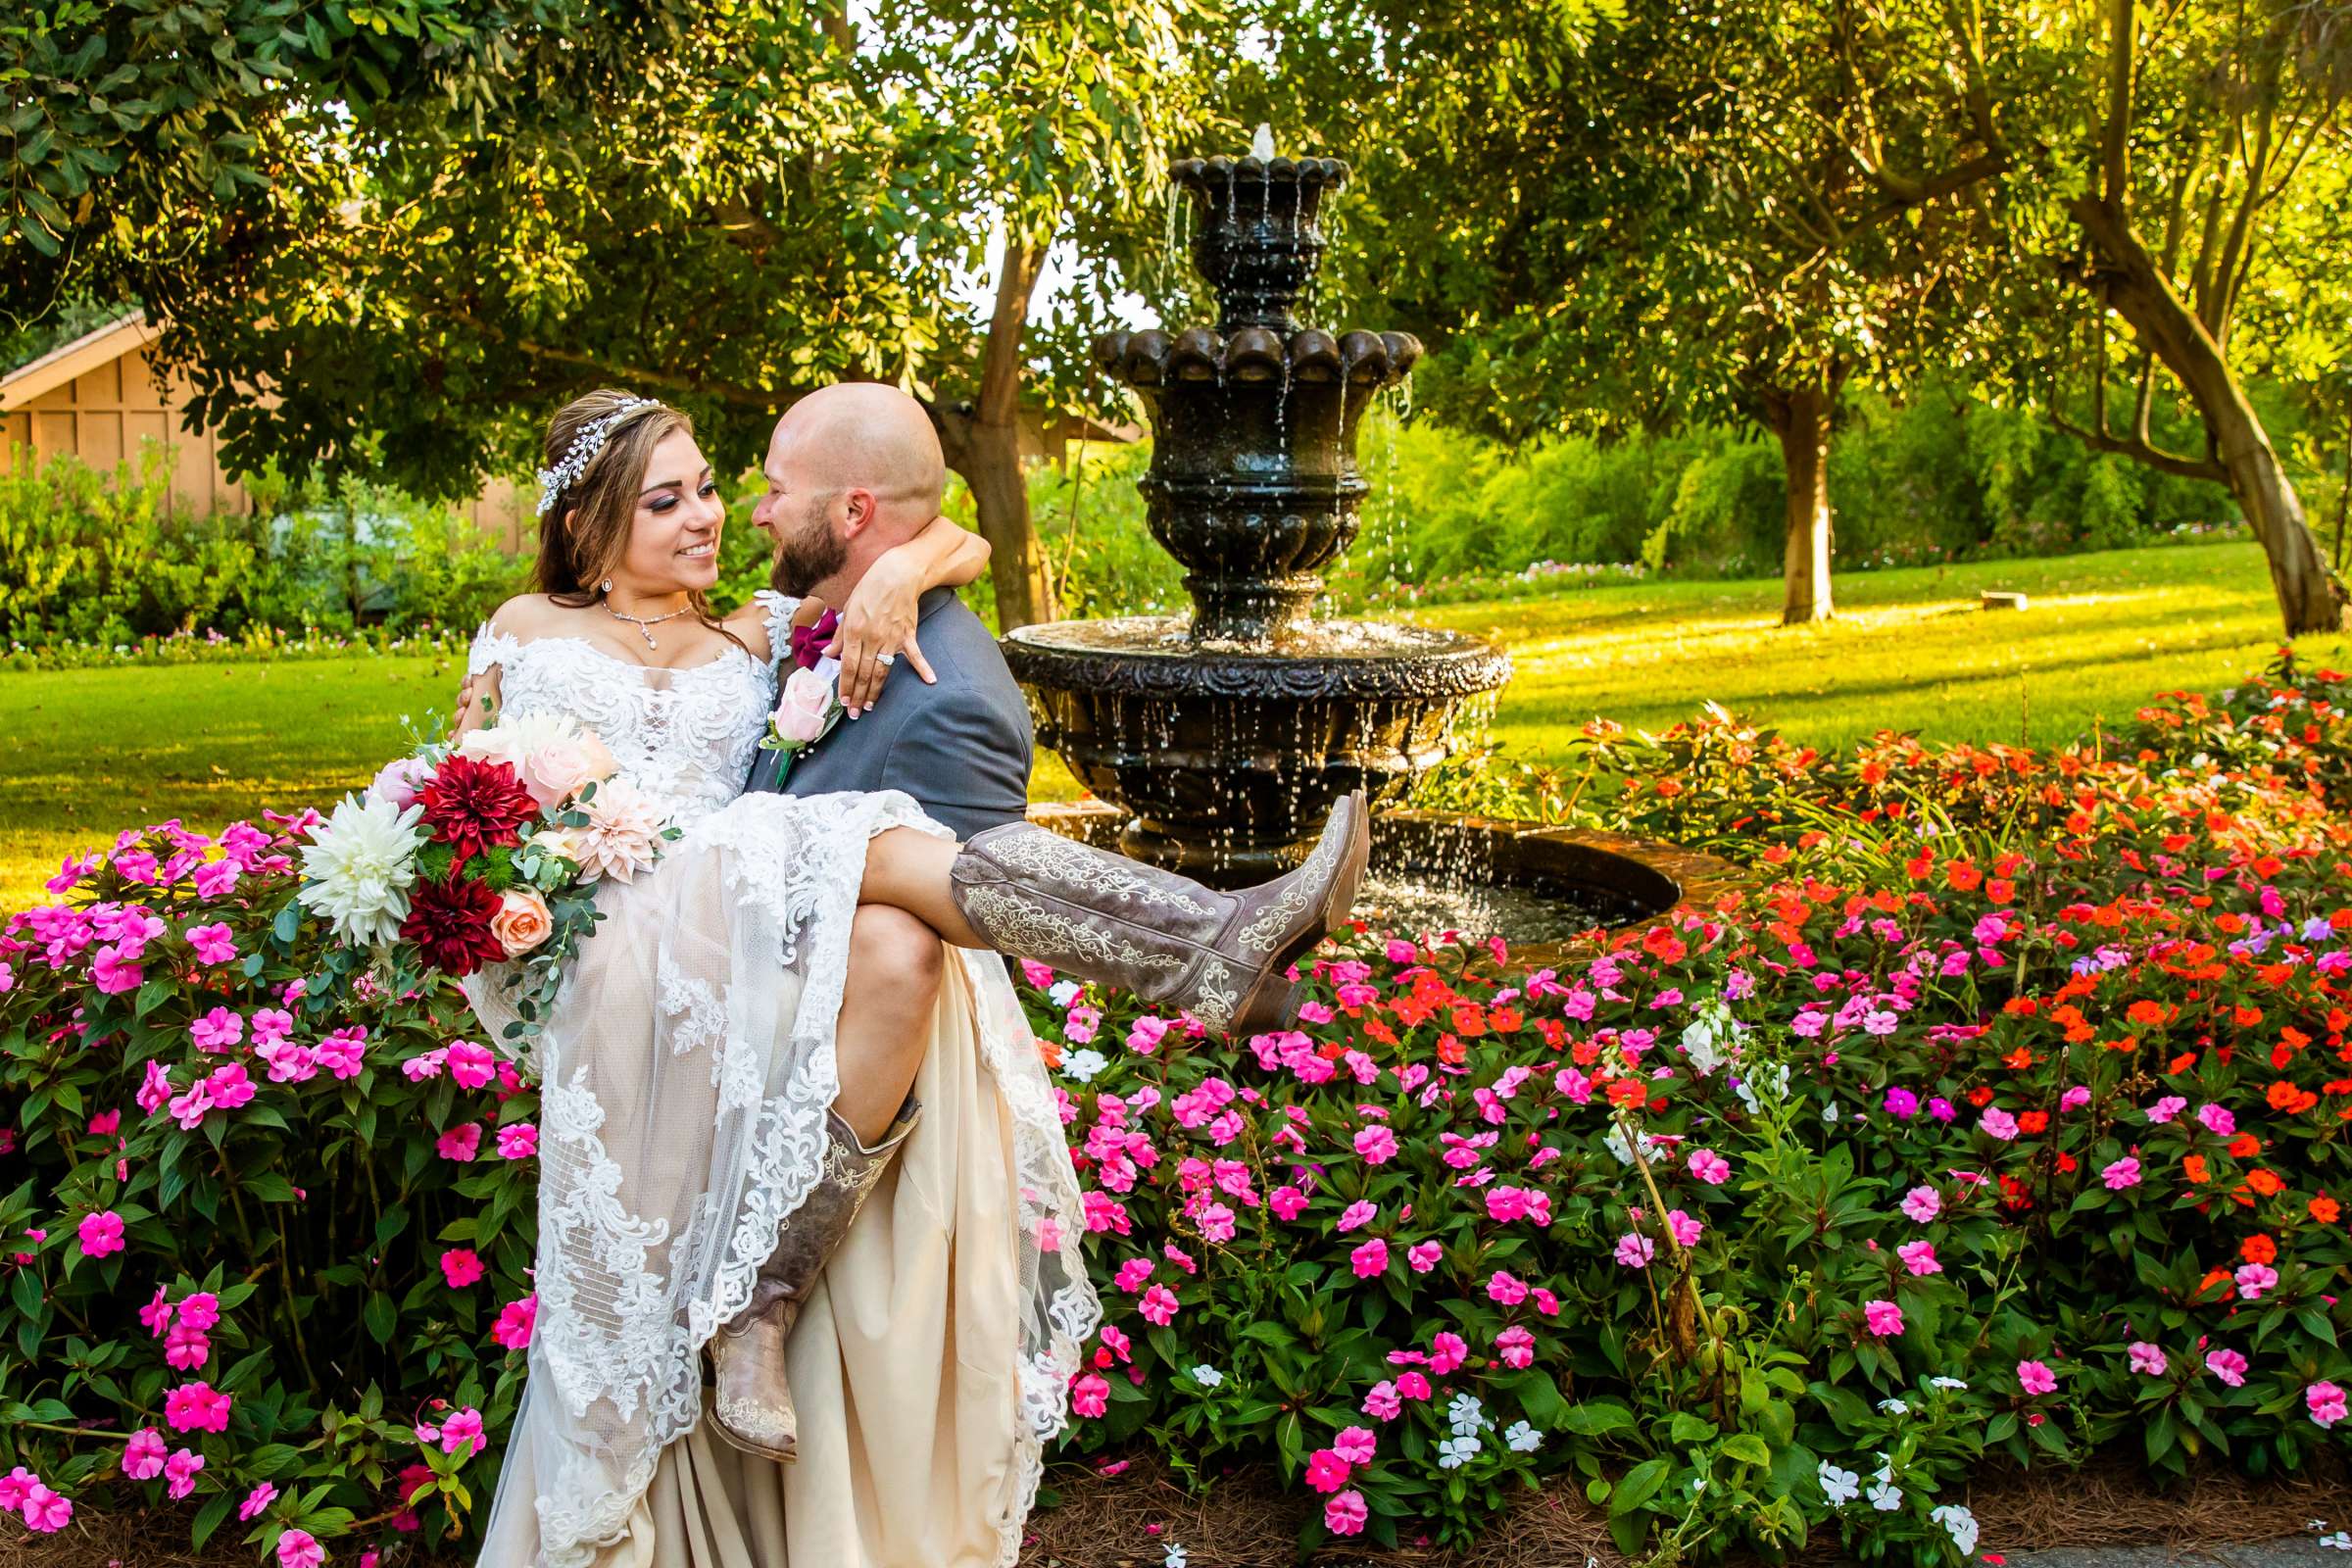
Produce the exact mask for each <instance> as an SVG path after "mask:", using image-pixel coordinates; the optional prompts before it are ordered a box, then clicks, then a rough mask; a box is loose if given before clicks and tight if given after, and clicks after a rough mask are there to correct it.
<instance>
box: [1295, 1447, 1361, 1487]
mask: <svg viewBox="0 0 2352 1568" xmlns="http://www.w3.org/2000/svg"><path fill="white" fill-rule="evenodd" d="M1353 1468H1354V1467H1353V1466H1352V1465H1350V1464H1348V1461H1347V1460H1345V1459H1343V1458H1341V1457H1340V1456H1339V1454H1338V1453H1336V1452H1334V1451H1333V1450H1332V1449H1330V1448H1317V1449H1316V1450H1315V1451H1314V1452H1313V1453H1311V1454H1309V1455H1307V1460H1306V1484H1307V1485H1308V1486H1310V1487H1312V1488H1314V1489H1315V1490H1316V1491H1317V1492H1337V1491H1339V1490H1340V1489H1341V1488H1342V1487H1344V1486H1346V1485H1347V1484H1348V1472H1349V1471H1350V1470H1352V1469H1353Z"/></svg>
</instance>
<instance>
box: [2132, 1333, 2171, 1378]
mask: <svg viewBox="0 0 2352 1568" xmlns="http://www.w3.org/2000/svg"><path fill="white" fill-rule="evenodd" d="M2171 1364H2172V1363H2171V1362H2169V1361H2167V1360H2166V1359H2165V1357H2164V1351H2163V1349H2162V1348H2160V1347H2157V1346H2153V1345H2150V1344H2149V1343H2148V1342H2147V1341H2145V1340H2133V1341H2132V1342H2131V1370H2132V1371H2134V1372H2137V1373H2141V1374H2142V1375H2144V1376H2147V1377H2152V1378H2160V1377H2162V1376H2164V1374H2165V1371H2166V1369H2167V1368H2168V1367H2169V1366H2171Z"/></svg>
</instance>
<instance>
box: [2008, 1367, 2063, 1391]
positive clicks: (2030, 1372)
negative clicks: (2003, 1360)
mask: <svg viewBox="0 0 2352 1568" xmlns="http://www.w3.org/2000/svg"><path fill="white" fill-rule="evenodd" d="M2017 1381H2018V1385H2019V1387H2021V1388H2023V1389H2024V1390H2025V1391H2026V1392H2027V1393H2028V1394H2055V1393H2056V1392H2057V1390H2058V1374H2057V1373H2055V1372H2052V1371H2051V1370H2050V1368H2049V1364H2048V1363H2047V1362H2044V1361H2020V1362H2018V1363H2017Z"/></svg>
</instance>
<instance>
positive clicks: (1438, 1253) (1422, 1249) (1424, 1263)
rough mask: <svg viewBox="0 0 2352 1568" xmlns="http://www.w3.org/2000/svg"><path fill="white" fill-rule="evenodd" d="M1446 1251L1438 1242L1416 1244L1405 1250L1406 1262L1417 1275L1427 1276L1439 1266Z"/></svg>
mask: <svg viewBox="0 0 2352 1568" xmlns="http://www.w3.org/2000/svg"><path fill="white" fill-rule="evenodd" d="M1445 1252H1446V1249H1445V1248H1443V1247H1442V1246H1440V1245H1439V1244H1438V1243H1436V1242H1415V1243H1414V1244H1413V1245H1412V1246H1410V1247H1408V1248H1406V1249H1405V1250H1404V1260H1405V1262H1406V1263H1407V1264H1409V1265H1410V1266H1411V1268H1412V1271H1413V1272H1414V1273H1416V1274H1426V1273H1428V1272H1429V1271H1430V1270H1431V1269H1433V1268H1436V1267H1437V1266H1438V1259H1439V1258H1441V1257H1443V1256H1444V1255H1445Z"/></svg>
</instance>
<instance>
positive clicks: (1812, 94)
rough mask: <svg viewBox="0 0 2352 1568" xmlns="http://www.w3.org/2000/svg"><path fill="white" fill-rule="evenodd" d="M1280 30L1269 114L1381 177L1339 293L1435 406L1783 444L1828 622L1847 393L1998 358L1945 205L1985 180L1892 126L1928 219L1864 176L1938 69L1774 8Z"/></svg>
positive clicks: (1520, 419) (1413, 18)
mask: <svg viewBox="0 0 2352 1568" xmlns="http://www.w3.org/2000/svg"><path fill="white" fill-rule="evenodd" d="M1265 25H1267V26H1269V27H1270V28H1273V29H1274V30H1275V31H1276V34H1277V36H1279V37H1280V38H1282V40H1283V42H1284V45H1285V48H1286V53H1285V54H1284V56H1283V69H1282V70H1281V71H1280V72H1279V73H1269V74H1268V76H1267V77H1266V78H1265V79H1264V80H1263V81H1262V82H1261V83H1260V84H1258V90H1259V91H1260V92H1261V93H1263V94H1264V95H1265V96H1266V97H1267V98H1269V99H1271V100H1274V101H1276V102H1278V103H1279V105H1280V111H1282V112H1288V113H1290V114H1294V115H1303V116H1312V117H1315V120H1314V123H1316V124H1317V125H1318V127H1319V128H1320V130H1321V131H1322V133H1324V134H1327V135H1338V136H1341V137H1345V138H1346V139H1347V142H1346V144H1347V146H1348V153H1349V155H1350V156H1351V157H1353V158H1355V159H1356V160H1358V161H1359V163H1360V164H1361V165H1362V166H1363V175H1364V178H1363V184H1364V186H1365V187H1367V189H1368V194H1359V196H1358V197H1357V201H1358V202H1359V203H1360V204H1361V205H1360V207H1359V209H1358V210H1359V212H1362V211H1364V210H1366V209H1368V210H1369V215H1370V216H1369V217H1368V218H1366V217H1358V218H1357V219H1356V220H1355V221H1353V223H1352V224H1351V230H1350V234H1351V244H1350V246H1349V249H1348V255H1347V256H1346V257H1345V258H1344V259H1343V265H1344V266H1346V267H1348V268H1349V269H1351V270H1352V271H1353V277H1352V279H1351V281H1352V284H1353V287H1352V289H1351V292H1355V293H1358V294H1362V295H1366V296H1370V297H1375V298H1380V299H1381V300H1382V302H1383V308H1384V309H1394V310H1398V311H1401V312H1402V314H1403V316H1404V319H1405V322H1406V324H1409V325H1411V326H1413V327H1414V328H1415V329H1416V330H1420V331H1422V332H1424V333H1425V334H1428V335H1430V336H1432V337H1434V338H1436V339H1437V340H1438V342H1439V352H1438V354H1437V356H1436V358H1435V361H1434V366H1433V368H1434V370H1435V373H1434V374H1433V376H1432V379H1433V380H1434V381H1436V383H1437V386H1436V389H1435V396H1436V400H1437V401H1438V402H1440V403H1441V404H1442V405H1443V406H1444V407H1445V408H1446V410H1447V411H1448V412H1449V413H1450V414H1452V415H1453V416H1454V417H1461V418H1466V419H1468V420H1471V421H1473V422H1476V423H1479V424H1483V425H1486V426H1489V427H1492V428H1495V429H1497V430H1499V431H1501V432H1503V433H1506V434H1520V433H1524V432H1527V431H1531V430H1540V429H1555V428H1561V427H1563V426H1579V425H1581V426H1586V427H1593V428H1599V429H1603V430H1606V429H1611V428H1644V429H1652V430H1655V429H1661V428H1671V427H1673V426H1675V425H1678V424H1681V423H1684V422H1686V421H1694V420H1724V419H1734V418H1736V419H1740V420H1742V421H1750V422H1753V423H1756V424H1759V425H1761V426H1762V427H1763V428H1764V429H1766V430H1768V431H1769V432H1770V433H1771V434H1772V435H1773V437H1774V438H1775V440H1776V441H1777V442H1778V444H1779V447H1780V451H1781V454H1782V460H1783V469H1784V473H1785V476H1786V480H1787V487H1786V493H1787V498H1788V500H1787V516H1786V529H1785V532H1786V540H1787V543H1786V548H1785V553H1784V555H1785V560H1784V565H1785V576H1786V581H1787V590H1788V591H1787V597H1786V603H1785V610H1784V619H1785V620H1786V621H1787V622H1789V623H1790V624H1796V623H1802V622H1805V621H1811V620H1817V619H1822V618H1826V617H1827V616H1829V615H1830V614H1831V613H1832V609H1833V597H1832V589H1831V581H1830V564H1831V558H1832V549H1831V546H1832V539H1831V530H1832V511H1831V507H1830V498H1829V492H1828V458H1829V448H1830V442H1831V439H1832V431H1833V429H1834V426H1835V422H1836V418H1837V415H1838V406H1839V401H1840V396H1841V393H1842V390H1843V388H1844V387H1845V385H1846V384H1847V382H1848V380H1849V379H1850V378H1851V377H1853V376H1855V375H1858V374H1859V375H1866V376H1868V377H1869V378H1871V379H1873V380H1876V381H1878V382H1879V383H1881V384H1892V385H1899V384H1901V383H1902V382H1904V381H1905V380H1907V379H1909V378H1910V377H1911V376H1913V375H1914V374H1915V373H1917V372H1918V371H1919V370H1920V369H1922V368H1926V367H1928V366H1930V365H1936V366H1948V365H1950V364H1953V363H1955V362H1965V361H1967V360H1968V359H1970V358H1971V357H1972V356H1974V355H1975V354H1976V353H1978V352H1979V349H1978V347H1977V342H1978V340H1979V339H1980V338H1982V337H1983V336H1984V335H1985V333H1986V332H1987V331H1988V330H1990V329H1991V323H1988V322H1987V321H1986V320H1985V319H1984V318H1983V317H1982V316H1981V315H1980V314H1979V313H1976V312H1975V311H1973V310H1971V309H1970V308H1969V307H1968V305H1967V303H1966V295H1965V291H1964V290H1963V289H1962V288H1961V287H1960V286H1959V285H1960V280H1961V278H1962V276H1963V275H1964V274H1965V273H1966V272H1968V271H1969V270H1971V269H1973V268H1975V267H1978V266H1981V265H1982V258H1983V254H1984V251H1983V245H1982V242H1981V239H1980V238H1979V237H1978V235H1977V234H1976V230H1977V228H1978V226H1979V221H1978V217H1977V215H1976V214H1975V213H1974V212H1972V211H1971V210H1970V209H1968V208H1966V207H1964V206H1961V205H1959V204H1957V203H1955V202H1953V201H1951V200H1949V199H1948V196H1949V194H1950V193H1951V192H1952V191H1955V190H1961V189H1965V188H1966V187H1967V186H1968V185H1969V184H1970V183H1971V182H1972V181H1973V179H1974V178H1975V177H1976V176H1975V173H1974V172H1972V171H1968V170H1959V171H1954V170H1948V169H1941V168H1937V167H1936V166H1935V165H1934V164H1933V163H1932V162H1931V160H1932V159H1933V157H1934V156H1935V155H1936V151H1937V149H1936V148H1935V147H1934V146H1933V145H1932V138H1931V137H1930V136H1929V135H1928V134H1927V133H1926V132H1925V130H1924V129H1923V128H1922V127H1920V126H1917V125H1914V124H1911V123H1899V122H1894V121H1891V120H1888V119H1887V117H1883V116H1882V117H1880V119H1879V121H1878V123H1875V124H1874V125H1873V133H1874V135H1875V137H1876V139H1877V141H1878V144H1879V148H1880V153H1879V159H1880V164H1881V166H1882V168H1883V169H1885V170H1886V171H1887V172H1889V174H1890V175H1891V172H1892V171H1893V169H1894V168H1895V167H1897V164H1898V162H1899V164H1900V166H1901V167H1903V168H1905V169H1908V170H1913V171H1916V172H1913V173H1909V174H1906V175H1903V176H1901V177H1902V178H1903V180H1904V181H1905V186H1906V190H1907V193H1908V194H1907V197H1906V199H1905V200H1904V201H1903V202H1901V203H1899V204H1898V203H1894V202H1891V201H1889V200H1888V199H1887V197H1886V196H1884V195H1883V194H1882V193H1881V191H1880V190H1879V189H1878V188H1877V186H1876V184H1875V183H1874V181H1873V180H1872V179H1871V178H1870V177H1869V176H1868V175H1867V174H1866V173H1865V172H1864V171H1863V170H1862V169H1860V168H1858V167H1856V165H1855V164H1854V163H1853V161H1852V160H1851V159H1849V158H1848V157H1847V156H1846V151H1845V145H1844V142H1845V137H1846V133H1847V127H1849V126H1851V125H1852V124H1853V123H1855V122H1857V121H1858V120H1866V119H1869V118H1870V117H1871V114H1872V111H1871V109H1870V107H1869V102H1870V96H1871V93H1872V92H1873V91H1874V90H1875V88H1874V86H1873V83H1877V82H1883V80H1884V79H1885V78H1886V77H1887V75H1889V74H1892V73H1901V72H1904V71H1907V70H1916V69H1918V67H1917V66H1916V64H1915V63H1914V62H1913V60H1912V59H1911V57H1909V56H1908V55H1907V54H1906V53H1905V51H1904V50H1903V49H1902V48H1900V47H1899V40H1897V39H1896V38H1894V37H1891V36H1889V35H1887V34H1886V33H1885V32H1883V31H1879V30H1874V29H1871V28H1868V27H1864V26H1861V25H1857V24H1856V22H1855V20H1854V18H1853V16H1852V14H1851V13H1850V12H1849V11H1848V10H1846V9H1845V8H1841V7H1821V6H1809V7H1784V6H1780V5H1776V4H1766V3H1762V0H1753V3H1751V0H1709V3H1702V4H1696V5H1691V4H1677V3H1664V0H1660V3H1652V4H1642V5H1634V6H1630V7H1619V8H1611V9H1610V10H1609V11H1607V12H1601V11H1600V10H1599V8H1595V14H1592V15H1584V16H1581V17H1580V16H1579V15H1578V14H1577V13H1574V12H1561V11H1557V10H1552V9H1548V8H1537V9H1535V10H1533V11H1519V12H1508V11H1506V12H1495V13H1488V14H1480V15H1477V16H1466V15H1451V14H1439V13H1437V12H1436V11H1434V10H1431V9H1426V8H1420V7H1413V6H1404V5H1387V4H1378V3H1374V4H1369V5H1364V4H1348V5H1341V6H1335V7H1330V8H1326V9H1325V10H1323V11H1319V12H1315V13H1313V14H1311V15H1307V16H1303V17H1295V18H1293V19H1291V20H1289V21H1284V20H1282V19H1279V18H1271V17H1270V18H1269V19H1268V20H1267V21H1266V24H1265ZM1335 40H1337V41H1338V47H1336V48H1335V47H1333V45H1334V41H1335ZM1317 60H1323V61H1328V62H1331V64H1330V65H1328V66H1324V67H1322V68H1320V73H1319V74H1318V68H1317V67H1316V66H1315V65H1314V64H1313V63H1312V62H1314V61H1317ZM1359 127H1360V128H1359Z"/></svg>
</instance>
